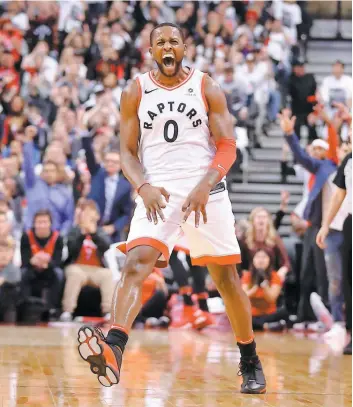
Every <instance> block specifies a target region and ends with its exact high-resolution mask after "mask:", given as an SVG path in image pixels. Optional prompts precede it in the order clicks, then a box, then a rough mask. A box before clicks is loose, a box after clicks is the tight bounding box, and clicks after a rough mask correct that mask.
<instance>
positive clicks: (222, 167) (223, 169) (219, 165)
mask: <svg viewBox="0 0 353 407" xmlns="http://www.w3.org/2000/svg"><path fill="white" fill-rule="evenodd" d="M218 167H219V168H222V170H224V171H225V170H226V169H225V168H224V167H222V166H221V165H219V164H218Z"/></svg>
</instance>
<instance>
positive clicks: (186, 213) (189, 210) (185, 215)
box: [183, 206, 192, 222]
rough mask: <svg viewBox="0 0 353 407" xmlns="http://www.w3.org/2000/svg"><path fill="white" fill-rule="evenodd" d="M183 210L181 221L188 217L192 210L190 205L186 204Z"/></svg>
mask: <svg viewBox="0 0 353 407" xmlns="http://www.w3.org/2000/svg"><path fill="white" fill-rule="evenodd" d="M183 212H185V214H184V217H183V222H186V221H187V219H188V217H189V216H190V213H191V212H192V209H191V206H188V208H187V209H185V210H184V211H183Z"/></svg>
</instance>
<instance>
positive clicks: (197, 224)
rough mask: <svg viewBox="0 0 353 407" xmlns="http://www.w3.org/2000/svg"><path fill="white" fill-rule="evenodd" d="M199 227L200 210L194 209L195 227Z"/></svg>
mask: <svg viewBox="0 0 353 407" xmlns="http://www.w3.org/2000/svg"><path fill="white" fill-rule="evenodd" d="M199 225H200V209H199V208H197V209H195V227H196V228H198V227H199Z"/></svg>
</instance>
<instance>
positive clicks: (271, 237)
mask: <svg viewBox="0 0 353 407" xmlns="http://www.w3.org/2000/svg"><path fill="white" fill-rule="evenodd" d="M242 244H243V253H242V269H243V270H249V269H250V267H251V264H252V260H253V258H254V254H255V253H256V251H257V250H259V249H265V250H267V251H268V253H269V254H270V257H271V267H272V269H273V270H276V271H277V273H278V275H279V276H280V278H281V280H282V281H284V279H285V276H286V275H287V273H288V272H289V269H290V262H289V258H288V255H287V252H286V249H285V247H284V245H283V242H282V239H281V238H280V237H279V236H278V234H277V232H276V229H275V228H274V225H273V221H272V217H271V215H270V214H269V213H268V212H267V210H266V209H264V208H261V207H259V208H255V209H253V210H252V211H251V213H250V217H249V227H248V229H247V231H246V233H245V239H244V240H243V242H242Z"/></svg>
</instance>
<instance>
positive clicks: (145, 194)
mask: <svg viewBox="0 0 353 407" xmlns="http://www.w3.org/2000/svg"><path fill="white" fill-rule="evenodd" d="M140 196H141V198H142V199H143V203H144V204H145V208H146V215H147V219H148V220H149V221H150V222H152V219H153V222H154V224H155V225H157V223H158V218H157V213H158V215H159V217H160V218H161V219H162V221H163V222H165V217H164V215H163V211H162V209H163V208H165V207H166V204H165V202H164V199H163V197H164V198H165V200H166V201H167V202H169V197H170V194H169V192H167V191H166V190H165V189H164V188H163V187H153V186H152V185H150V184H145V185H143V186H142V187H141V189H140Z"/></svg>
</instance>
